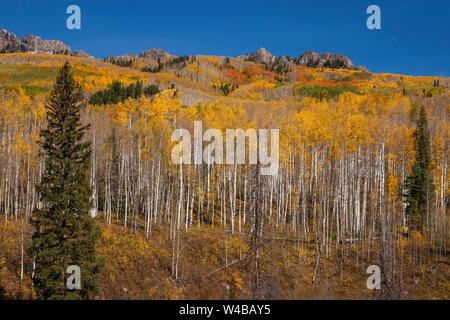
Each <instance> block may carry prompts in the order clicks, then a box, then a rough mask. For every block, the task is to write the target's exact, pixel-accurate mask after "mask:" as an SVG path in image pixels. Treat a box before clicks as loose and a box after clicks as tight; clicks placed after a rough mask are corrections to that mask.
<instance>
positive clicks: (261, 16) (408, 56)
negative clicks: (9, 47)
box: [0, 0, 450, 77]
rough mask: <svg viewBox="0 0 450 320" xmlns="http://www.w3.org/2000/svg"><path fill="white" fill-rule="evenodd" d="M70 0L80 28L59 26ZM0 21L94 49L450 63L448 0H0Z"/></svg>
mask: <svg viewBox="0 0 450 320" xmlns="http://www.w3.org/2000/svg"><path fill="white" fill-rule="evenodd" d="M71 4H76V5H78V6H80V8H81V30H69V29H67V27H66V19H67V17H68V15H67V14H66V8H67V7H68V6H69V5H71ZM371 4H376V5H378V6H379V7H380V8H381V30H369V29H367V27H366V20H367V18H368V16H369V15H368V14H366V8H367V7H368V6H369V5H371ZM2 28H5V29H7V30H10V31H12V32H14V33H15V34H16V35H17V36H19V37H20V38H22V37H23V36H25V35H27V34H35V35H38V36H41V37H42V38H44V39H57V40H61V41H63V42H64V43H66V44H68V45H69V46H70V47H71V48H72V50H77V49H83V50H85V51H87V52H88V53H89V54H92V55H94V56H95V57H105V56H112V55H122V54H124V53H138V54H139V53H140V52H141V51H143V50H146V49H149V48H161V49H165V50H167V51H169V52H171V53H173V54H176V55H189V54H214V55H229V56H237V55H239V54H242V53H248V52H253V51H255V50H256V49H258V48H259V47H265V48H266V49H267V50H268V51H270V52H272V53H273V54H275V55H287V56H299V55H301V53H302V52H303V51H306V50H313V51H317V52H319V53H322V52H336V53H342V54H345V55H348V56H349V57H350V59H351V60H352V61H353V63H354V64H356V65H366V66H367V67H368V68H369V70H370V71H372V72H390V73H400V74H410V75H438V76H446V77H448V76H449V73H450V54H449V53H450V36H449V35H450V1H449V0H427V1H418V0H409V1H407V0H373V1H365V0H359V1H358V0H340V1H339V0H320V1H311V0H307V1H303V0H297V1H283V0H278V1H261V0H259V1H254V0H241V1H235V0H226V1H217V0H209V1H195V0H191V1H187V0H185V1H174V0H173V1H166V0H159V1H153V0H147V1H137V0H135V1H133V0H121V1H116V0H104V1H95V0H70V1H66V0H54V1H49V0H39V1H38V0H0V29H2Z"/></svg>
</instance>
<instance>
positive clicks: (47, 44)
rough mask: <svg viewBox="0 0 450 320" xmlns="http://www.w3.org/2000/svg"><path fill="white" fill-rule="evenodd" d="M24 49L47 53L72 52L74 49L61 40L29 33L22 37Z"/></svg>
mask: <svg viewBox="0 0 450 320" xmlns="http://www.w3.org/2000/svg"><path fill="white" fill-rule="evenodd" d="M21 48H22V51H25V52H33V53H47V54H70V53H71V52H72V50H70V47H69V46H67V45H65V44H64V43H62V42H61V41H59V40H43V39H41V38H40V37H38V36H33V35H28V36H26V37H23V38H22V45H21Z"/></svg>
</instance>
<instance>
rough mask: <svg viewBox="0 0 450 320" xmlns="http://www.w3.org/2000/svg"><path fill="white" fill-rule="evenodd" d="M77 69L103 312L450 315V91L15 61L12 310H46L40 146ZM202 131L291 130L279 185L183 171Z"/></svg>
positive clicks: (9, 254)
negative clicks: (57, 93) (39, 217)
mask: <svg viewBox="0 0 450 320" xmlns="http://www.w3.org/2000/svg"><path fill="white" fill-rule="evenodd" d="M158 60H159V61H158ZM66 61H69V63H70V64H71V65H72V68H73V71H74V79H75V81H77V82H78V83H79V84H80V85H81V88H82V99H83V101H84V103H85V108H84V110H83V112H82V122H83V124H90V127H89V129H88V130H87V131H86V135H85V138H86V139H87V140H89V141H91V142H92V155H91V159H90V160H91V169H90V178H89V179H90V184H91V186H92V188H93V195H92V199H93V203H94V209H95V210H97V212H98V213H97V215H96V218H95V219H96V220H97V222H98V223H99V224H100V226H101V230H102V235H101V238H100V240H99V242H98V243H97V253H98V255H99V256H101V257H102V258H105V266H104V268H103V269H102V271H101V284H100V293H99V294H98V295H97V296H96V298H97V299H244V298H258V299H344V298H347V299H348V298H355V299H378V298H381V299H404V298H407V299H449V292H450V268H449V263H450V261H449V258H448V253H449V247H448V246H449V240H450V238H449V231H450V230H449V222H450V221H449V219H450V218H449V205H450V193H449V185H448V184H449V178H450V173H449V171H448V159H449V141H450V124H449V119H448V114H449V111H450V93H449V79H448V78H439V77H412V76H403V75H396V74H374V73H369V72H367V71H366V70H362V71H361V70H357V69H351V70H350V69H344V68H338V67H340V65H333V64H330V65H327V66H322V67H317V66H316V67H310V66H299V65H296V64H295V63H293V62H292V61H294V60H286V61H287V62H286V61H280V60H274V62H273V63H269V64H267V63H259V64H258V63H256V62H259V61H256V62H254V61H250V60H248V59H244V58H231V57H218V56H189V57H181V58H180V57H174V56H168V57H166V58H164V59H156V60H155V59H152V57H149V55H147V56H144V57H131V58H130V57H127V59H126V61H125V62H118V60H117V59H109V60H107V61H99V60H94V59H88V58H77V57H69V56H63V55H45V54H31V53H11V54H0V216H1V217H2V219H3V221H2V223H0V299H1V298H6V299H14V298H24V299H28V298H37V296H36V292H35V290H34V288H33V286H32V280H31V279H32V277H33V273H34V270H35V265H34V263H33V257H32V256H31V255H30V253H29V251H28V248H29V247H30V246H31V235H32V232H33V228H32V226H31V224H30V219H31V216H32V214H33V212H34V211H35V209H36V208H40V206H41V202H40V198H39V195H38V193H37V190H36V188H35V186H36V184H37V183H40V182H41V178H42V173H43V171H44V163H43V161H42V160H41V158H40V157H39V144H38V143H37V141H38V140H39V132H40V130H41V129H43V128H45V127H46V125H47V123H46V121H45V119H46V108H45V105H46V101H47V99H48V95H49V92H50V90H51V89H52V87H53V84H54V82H55V78H56V76H57V74H58V69H59V68H60V67H61V66H62V65H63V64H64V63H65V62H66ZM111 62H112V63H111ZM114 83H115V85H114ZM114 86H116V89H114ZM137 87H139V88H140V89H138V91H136V88H137ZM146 90H147V91H146ZM99 92H101V93H99ZM114 92H116V93H114ZM117 92H119V93H117ZM119 95H120V97H119ZM112 96H114V97H112ZM92 97H101V98H98V99H97V98H95V99H92ZM111 97H112V98H111ZM94 102H95V103H94ZM194 121H202V124H203V130H204V131H205V130H207V129H209V128H216V129H219V130H221V131H222V132H223V135H224V136H225V130H226V129H237V128H241V129H243V130H247V129H250V128H267V129H279V145H280V163H279V169H278V171H277V174H276V175H269V176H264V175H260V174H259V166H258V165H252V164H245V165H236V164H234V165H229V164H223V163H222V164H217V163H212V164H206V163H204V164H196V165H194V164H192V165H188V164H183V165H176V164H174V163H173V162H172V160H171V150H172V148H173V146H175V145H176V144H177V143H176V142H174V141H172V139H171V135H172V132H173V131H174V130H175V129H178V128H185V129H187V130H188V131H190V132H194ZM206 145H207V144H206V143H203V147H205V146H206ZM427 157H429V161H425V160H423V161H422V160H420V159H425V158H426V159H428V158H427ZM411 190H414V192H413V191H411ZM370 265H378V266H379V267H380V269H381V272H382V286H381V289H380V290H369V289H368V288H367V287H366V280H367V277H368V276H369V275H368V274H367V273H366V269H367V267H368V266H370Z"/></svg>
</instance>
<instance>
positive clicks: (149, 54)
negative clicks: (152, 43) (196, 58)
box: [140, 48, 177, 62]
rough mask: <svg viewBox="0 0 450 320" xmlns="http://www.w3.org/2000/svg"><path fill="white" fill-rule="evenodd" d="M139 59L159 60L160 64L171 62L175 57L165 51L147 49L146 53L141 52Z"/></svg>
mask: <svg viewBox="0 0 450 320" xmlns="http://www.w3.org/2000/svg"><path fill="white" fill-rule="evenodd" d="M140 57H141V58H151V59H153V60H158V59H159V60H160V61H161V62H164V61H167V60H171V59H174V58H176V57H177V56H175V55H173V54H170V53H168V52H167V51H164V50H161V49H155V48H152V49H149V50H147V51H142V52H141V55H140Z"/></svg>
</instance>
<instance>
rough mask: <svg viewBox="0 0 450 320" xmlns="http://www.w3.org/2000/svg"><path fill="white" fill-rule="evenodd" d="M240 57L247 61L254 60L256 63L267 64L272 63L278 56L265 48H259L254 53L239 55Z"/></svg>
mask: <svg viewBox="0 0 450 320" xmlns="http://www.w3.org/2000/svg"><path fill="white" fill-rule="evenodd" d="M238 59H242V60H245V61H252V62H254V63H256V64H261V63H263V64H265V65H268V66H269V65H271V64H273V63H274V62H275V60H276V57H275V56H274V55H273V54H271V53H270V52H269V51H267V50H266V49H265V48H259V49H258V50H257V51H256V52H254V53H249V54H243V55H240V56H238Z"/></svg>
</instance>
